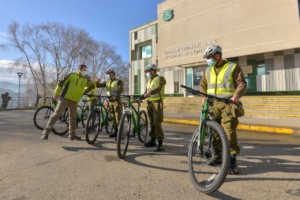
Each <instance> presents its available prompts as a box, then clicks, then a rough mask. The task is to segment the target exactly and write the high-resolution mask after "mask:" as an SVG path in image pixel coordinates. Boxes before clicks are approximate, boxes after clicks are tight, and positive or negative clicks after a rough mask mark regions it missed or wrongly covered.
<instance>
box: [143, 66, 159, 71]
mask: <svg viewBox="0 0 300 200" xmlns="http://www.w3.org/2000/svg"><path fill="white" fill-rule="evenodd" d="M151 69H153V70H157V67H156V65H154V64H149V65H147V66H146V67H145V70H144V71H145V72H147V71H149V70H151Z"/></svg>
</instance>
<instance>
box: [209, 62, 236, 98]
mask: <svg viewBox="0 0 300 200" xmlns="http://www.w3.org/2000/svg"><path fill="white" fill-rule="evenodd" d="M236 66H237V65H236V64H235V63H232V62H229V61H228V62H226V63H225V65H224V66H223V67H222V69H221V70H220V71H219V73H218V74H216V72H215V69H214V66H212V67H209V68H207V69H206V72H205V76H206V80H207V94H210V95H214V96H217V97H222V98H226V97H230V96H232V95H233V94H234V93H235V90H236V88H235V85H234V82H233V76H232V75H233V74H232V73H233V71H234V69H235V68H236Z"/></svg>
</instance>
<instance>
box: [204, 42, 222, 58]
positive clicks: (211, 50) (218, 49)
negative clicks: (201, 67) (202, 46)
mask: <svg viewBox="0 0 300 200" xmlns="http://www.w3.org/2000/svg"><path fill="white" fill-rule="evenodd" d="M217 52H219V53H222V48H221V47H220V46H219V45H212V46H211V47H208V48H207V49H206V50H205V53H204V55H203V58H208V57H210V56H212V55H214V54H215V53H217Z"/></svg>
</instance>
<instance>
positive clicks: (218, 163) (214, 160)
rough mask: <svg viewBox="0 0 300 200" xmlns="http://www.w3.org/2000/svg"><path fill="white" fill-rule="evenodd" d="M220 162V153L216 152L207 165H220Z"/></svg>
mask: <svg viewBox="0 0 300 200" xmlns="http://www.w3.org/2000/svg"><path fill="white" fill-rule="evenodd" d="M221 164H222V155H221V154H217V155H215V157H214V158H213V159H212V161H210V163H209V165H211V166H216V165H221Z"/></svg>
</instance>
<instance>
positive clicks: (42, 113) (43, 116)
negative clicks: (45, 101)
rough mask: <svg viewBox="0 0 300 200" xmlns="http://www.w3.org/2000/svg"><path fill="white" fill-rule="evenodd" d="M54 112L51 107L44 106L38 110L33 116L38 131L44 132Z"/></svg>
mask: <svg viewBox="0 0 300 200" xmlns="http://www.w3.org/2000/svg"><path fill="white" fill-rule="evenodd" d="M53 112H54V109H53V108H52V107H50V106H42V107H40V108H39V109H37V110H36V111H35V113H34V115H33V123H34V125H35V126H36V127H37V128H38V129H40V130H43V129H44V128H45V127H46V125H47V123H48V121H49V119H50V117H51V115H52V114H53Z"/></svg>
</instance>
